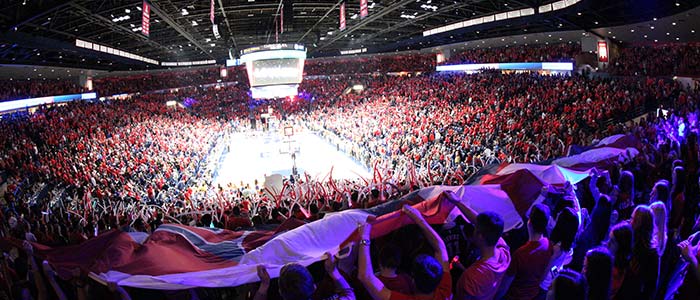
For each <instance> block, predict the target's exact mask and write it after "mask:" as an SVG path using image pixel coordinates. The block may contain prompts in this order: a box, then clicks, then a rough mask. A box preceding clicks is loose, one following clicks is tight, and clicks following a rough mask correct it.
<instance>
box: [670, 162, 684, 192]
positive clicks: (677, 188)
mask: <svg viewBox="0 0 700 300" xmlns="http://www.w3.org/2000/svg"><path fill="white" fill-rule="evenodd" d="M685 178H686V176H685V169H684V168H683V167H681V166H678V167H675V168H673V173H672V179H671V183H672V184H673V194H674V195H675V194H677V193H683V192H685Z"/></svg>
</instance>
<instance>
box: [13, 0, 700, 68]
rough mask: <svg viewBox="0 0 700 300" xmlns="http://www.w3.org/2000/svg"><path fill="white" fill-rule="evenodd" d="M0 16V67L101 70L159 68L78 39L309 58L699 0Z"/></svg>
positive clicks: (312, 5) (157, 6)
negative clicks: (293, 50)
mask: <svg viewBox="0 0 700 300" xmlns="http://www.w3.org/2000/svg"><path fill="white" fill-rule="evenodd" d="M8 2H9V4H3V5H4V6H5V7H2V11H1V12H0V63H9V64H31V65H51V66H64V67H83V68H92V69H102V70H127V69H147V68H160V66H157V65H152V64H147V63H143V62H141V61H135V60H133V59H128V58H123V57H119V56H115V55H110V54H106V53H100V52H96V51H92V50H87V49H82V48H78V47H75V40H76V39H81V40H85V41H89V42H93V43H99V44H102V45H106V46H108V47H113V48H116V49H119V50H123V51H128V52H130V53H133V54H137V55H140V56H143V57H147V58H151V59H154V60H157V61H161V62H163V61H168V62H171V61H197V60H217V61H218V62H223V60H224V59H226V58H228V57H229V54H230V53H233V54H234V55H235V53H237V51H239V50H241V49H245V48H246V47H249V46H254V45H260V44H266V43H274V42H275V41H276V38H275V37H276V35H277V34H276V30H275V29H276V28H279V26H280V23H279V19H280V16H283V17H282V18H283V21H282V23H283V25H284V26H283V28H284V32H283V33H279V34H278V39H277V40H278V41H279V42H294V43H302V44H304V45H306V46H307V48H308V51H309V55H310V56H311V57H322V56H335V55H339V54H340V51H341V50H347V49H360V48H366V49H367V52H369V53H374V52H389V51H400V50H416V49H424V48H431V47H435V46H438V45H445V44H451V43H455V42H461V41H469V40H479V39H486V38H493V37H501V36H509V35H516V34H523V33H538V32H553V31H571V30H583V31H587V32H589V31H590V32H592V30H593V29H594V28H599V27H610V26H618V25H622V24H629V23H635V22H641V21H647V20H650V19H652V18H661V17H664V16H668V15H672V14H676V13H679V12H682V11H686V10H689V9H692V8H694V7H697V6H698V5H700V0H615V1H610V0H583V1H581V2H580V3H578V4H576V5H574V6H571V7H568V8H566V9H562V10H559V11H556V12H552V13H547V14H536V15H532V16H528V17H520V18H516V19H508V20H502V21H496V22H491V23H488V24H482V25H478V26H470V27H468V28H463V29H458V30H452V31H448V32H444V33H441V34H436V35H430V36H423V31H426V30H429V29H433V28H437V27H440V26H445V25H446V24H452V23H455V22H459V21H463V20H467V19H471V18H476V17H480V16H488V15H493V14H496V13H502V12H506V11H511V10H516V9H522V8H536V7H539V6H540V5H543V4H547V3H552V2H556V1H553V0H461V1H453V0H369V16H368V17H366V18H364V19H363V18H360V17H359V16H358V15H359V10H360V7H359V6H360V0H345V3H346V16H347V18H346V19H347V28H346V29H345V30H343V31H340V30H339V29H338V19H339V6H340V3H341V1H337V0H329V1H321V0H215V4H216V10H215V24H216V25H217V26H218V29H219V33H220V38H218V39H217V38H216V37H215V36H214V34H213V30H212V23H211V21H210V18H209V17H210V1H209V0H151V1H149V2H150V3H151V4H152V12H151V27H150V36H149V37H146V36H144V35H143V34H141V32H140V30H139V27H140V26H141V5H142V1H133V0H102V1H92V0H71V1H53V0H13V1H3V2H0V3H8Z"/></svg>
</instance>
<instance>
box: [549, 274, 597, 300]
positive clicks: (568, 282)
mask: <svg viewBox="0 0 700 300" xmlns="http://www.w3.org/2000/svg"><path fill="white" fill-rule="evenodd" d="M587 290H588V285H587V284H586V278H585V277H583V276H582V275H581V274H579V273H578V272H576V271H573V270H569V269H564V270H562V271H561V272H559V275H557V277H555V278H554V281H552V286H551V287H550V288H549V290H548V291H547V300H586V299H587V298H588V297H587Z"/></svg>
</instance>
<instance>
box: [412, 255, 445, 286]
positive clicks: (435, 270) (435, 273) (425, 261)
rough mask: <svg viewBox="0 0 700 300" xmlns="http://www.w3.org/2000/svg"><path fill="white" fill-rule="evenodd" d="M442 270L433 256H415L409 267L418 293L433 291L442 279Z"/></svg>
mask: <svg viewBox="0 0 700 300" xmlns="http://www.w3.org/2000/svg"><path fill="white" fill-rule="evenodd" d="M442 272H444V271H443V270H442V265H440V262H438V261H437V260H436V259H435V258H434V257H432V256H430V255H426V254H420V255H418V256H416V259H415V260H414V261H413V266H412V267H411V275H412V276H411V277H413V281H414V283H415V285H416V290H417V291H418V293H421V294H430V293H432V292H434V291H435V289H436V288H437V286H438V285H439V284H440V280H442Z"/></svg>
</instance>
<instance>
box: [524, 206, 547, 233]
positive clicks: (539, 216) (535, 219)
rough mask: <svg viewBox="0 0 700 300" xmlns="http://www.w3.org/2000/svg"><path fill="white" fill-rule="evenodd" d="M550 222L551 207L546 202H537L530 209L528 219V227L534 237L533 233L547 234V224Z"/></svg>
mask: <svg viewBox="0 0 700 300" xmlns="http://www.w3.org/2000/svg"><path fill="white" fill-rule="evenodd" d="M548 223H549V207H547V206H546V205H544V204H541V203H539V204H535V205H533V206H532V208H531V209H530V218H529V219H528V221H527V229H528V232H529V233H530V236H531V237H532V235H533V234H536V233H540V234H543V235H547V224H548Z"/></svg>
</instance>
